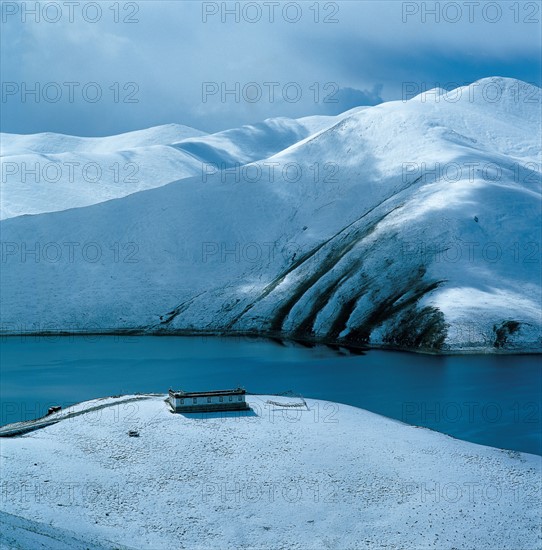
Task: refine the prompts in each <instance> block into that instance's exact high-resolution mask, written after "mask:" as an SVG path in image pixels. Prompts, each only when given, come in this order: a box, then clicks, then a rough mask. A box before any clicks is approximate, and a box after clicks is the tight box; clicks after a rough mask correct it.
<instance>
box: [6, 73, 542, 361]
mask: <svg viewBox="0 0 542 550" xmlns="http://www.w3.org/2000/svg"><path fill="white" fill-rule="evenodd" d="M495 90H498V93H496V92H495ZM540 114H541V90H540V88H537V87H535V86H532V85H529V84H526V83H522V82H519V81H517V80H512V79H505V78H497V77H495V78H490V79H484V80H481V81H478V82H476V83H474V84H472V85H471V86H468V87H463V88H459V89H458V90H456V91H449V92H444V91H438V92H436V93H434V94H431V93H429V92H426V93H425V94H422V95H420V96H417V97H415V98H413V99H411V100H409V101H395V102H388V103H383V104H380V105H377V106H375V107H368V108H360V109H355V110H353V111H351V112H348V113H346V114H345V115H344V116H339V117H336V118H334V120H329V119H327V120H326V119H324V118H316V117H308V118H306V119H299V120H298V121H291V120H289V119H271V120H269V121H265V123H262V125H263V126H262V125H253V126H247V127H243V128H242V129H238V130H231V131H226V132H221V133H218V134H212V135H193V136H190V137H186V138H184V139H182V140H180V141H177V142H175V143H169V144H167V145H153V146H150V147H147V148H144V150H145V154H144V156H142V157H141V163H142V165H145V166H151V167H152V171H151V172H150V173H149V175H148V177H147V179H146V181H147V183H146V184H145V185H146V186H147V187H154V188H153V189H147V190H141V191H139V190H138V189H133V190H132V191H130V194H128V193H126V192H123V194H125V195H127V196H121V198H117V199H115V200H108V199H110V198H113V196H111V195H107V196H99V195H96V193H95V191H94V198H95V202H96V203H97V204H93V205H88V206H85V203H84V201H83V202H81V199H80V198H79V197H72V198H71V199H70V200H69V201H67V202H64V203H63V202H62V201H63V197H58V198H57V202H58V203H59V204H60V206H57V207H55V208H47V209H48V210H50V209H53V210H63V211H57V212H50V213H40V214H37V212H36V205H30V206H29V205H28V204H25V201H28V199H27V198H26V197H28V196H30V195H28V191H25V193H22V192H21V193H20V194H19V195H17V194H16V193H15V192H14V189H15V188H16V186H11V187H10V186H9V185H5V184H4V183H3V184H2V187H3V192H2V202H3V203H4V201H5V200H7V202H8V205H9V208H10V209H11V212H19V213H36V214H37V215H33V216H19V217H13V218H11V219H6V220H4V221H3V222H2V224H1V231H2V263H3V307H2V321H3V326H2V330H3V332H4V333H19V332H44V331H45V332H47V331H51V332H64V331H69V332H86V331H92V332H118V331H132V330H135V331H141V332H158V333H188V332H198V331H204V332H219V333H255V334H265V335H272V336H278V337H290V338H296V339H300V340H309V341H321V342H329V343H335V344H339V345H354V346H364V345H372V346H383V347H392V348H401V349H413V350H423V351H431V352H447V351H452V352H455V351H491V352H502V351H536V352H539V351H542V338H541V329H542V321H541V313H540V303H541V283H540V241H541V236H540V226H541V213H540V198H541V189H542V177H541V173H542V170H541V169H540V163H541V161H542V152H541V147H540V143H541V140H542V135H541V129H540ZM2 139H4V138H2ZM28 140H30V141H31V138H30V137H29V138H28ZM16 143H17V139H15V138H12V142H11V145H10V147H8V150H9V153H10V157H7V158H9V159H13V158H15V157H17V156H18V155H17V146H16ZM14 144H15V145H14ZM153 147H155V148H156V147H158V148H160V147H164V148H167V150H168V153H167V155H183V160H182V161H180V162H181V163H184V165H183V166H190V169H191V170H194V171H193V172H192V173H190V170H188V169H187V171H186V173H183V174H182V175H181V176H180V178H181V179H179V176H175V179H177V181H174V182H172V183H169V184H168V185H165V183H166V181H164V180H165V179H167V177H171V174H173V173H174V172H175V170H177V168H173V169H170V168H169V167H168V166H170V165H169V164H168V162H167V161H166V160H165V158H166V157H164V156H161V154H160V152H159V151H158V150H156V149H153ZM24 154H28V152H27V153H24ZM32 154H36V153H32ZM65 154H70V153H65ZM78 154H79V153H78ZM104 154H106V153H104ZM114 154H118V153H114ZM141 154H142V153H141ZM167 155H166V156H167ZM168 158H169V157H168ZM186 159H189V160H186ZM190 163H192V164H190ZM220 167H223V168H227V169H226V170H220V169H219V168H220ZM209 168H210V169H209ZM198 173H199V175H197V174H198ZM164 174H165V175H164ZM153 175H155V176H156V177H155V178H154V179H153ZM166 176H167V177H166ZM169 181H171V180H169ZM82 187H85V186H82ZM88 187H89V186H88V185H87V188H88ZM134 191H138V192H134ZM83 192H88V193H92V192H93V191H92V190H89V189H82V190H81V193H83ZM7 195H9V196H8V198H7V199H6V196H7ZM10 201H11V202H10ZM70 201H72V204H71V206H84V207H83V208H76V209H68V210H66V209H65V208H69V207H70V206H68V204H69V202H70ZM104 201H105V202H104ZM49 202H50V203H51V204H52V203H54V196H53V198H52V199H51V200H50V201H49ZM87 204H88V203H87ZM3 206H4V204H3ZM53 206H54V204H53ZM67 243H68V244H67ZM69 243H72V244H69ZM32 251H34V253H32ZM36 259H37V261H35V260H36Z"/></svg>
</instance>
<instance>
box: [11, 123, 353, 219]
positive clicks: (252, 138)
mask: <svg viewBox="0 0 542 550" xmlns="http://www.w3.org/2000/svg"><path fill="white" fill-rule="evenodd" d="M347 115H348V113H344V114H343V115H340V116H338V117H327V116H316V117H306V118H304V119H300V120H299V121H298V120H294V119H289V118H275V119H267V120H265V121H264V122H260V123H258V124H254V125H249V126H243V127H241V128H234V129H231V130H226V131H224V132H218V133H216V134H211V135H208V134H205V133H204V132H200V131H199V130H195V129H194V128H189V127H187V126H182V125H179V124H166V125H164V126H157V127H155V128H149V129H147V130H139V131H136V132H128V133H126V134H121V135H118V136H110V137H103V138H80V137H75V136H66V135H62V134H53V133H43V134H36V135H16V134H0V158H1V163H2V173H1V177H2V180H1V181H2V193H1V207H0V219H5V218H12V217H15V216H20V215H23V214H41V213H43V212H55V211H59V210H66V209H68V208H74V207H79V206H89V205H91V204H97V203H100V202H104V201H106V200H110V199H116V198H120V197H125V196H126V195H129V194H131V193H135V192H137V191H143V190H145V189H153V188H155V187H160V186H162V185H165V184H166V183H171V182H172V181H176V180H180V179H184V178H188V177H191V176H199V175H200V174H202V173H205V172H206V171H207V172H209V171H210V172H212V171H214V170H218V169H221V168H227V167H230V166H236V165H241V164H246V163H248V162H253V161H256V160H261V159H265V158H267V157H268V156H271V155H273V154H275V153H277V152H279V151H281V150H283V149H284V148H285V147H288V146H289V145H292V144H293V143H296V142H297V141H300V140H301V139H303V138H305V137H307V136H309V135H310V134H311V133H314V132H316V131H320V130H322V129H324V128H326V127H329V126H332V125H333V124H335V123H336V122H337V121H338V120H340V119H341V117H343V116H347Z"/></svg>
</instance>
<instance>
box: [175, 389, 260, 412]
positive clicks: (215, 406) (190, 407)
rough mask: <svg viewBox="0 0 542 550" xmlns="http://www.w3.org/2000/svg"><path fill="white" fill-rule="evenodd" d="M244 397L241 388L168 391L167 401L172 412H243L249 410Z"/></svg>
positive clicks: (243, 391)
mask: <svg viewBox="0 0 542 550" xmlns="http://www.w3.org/2000/svg"><path fill="white" fill-rule="evenodd" d="M245 395H246V392H245V390H244V389H242V388H237V389H235V390H217V391H202V392H185V391H182V390H178V391H174V390H169V398H168V400H169V404H170V406H171V409H172V411H173V412H213V411H244V410H246V409H248V408H249V406H248V403H247V402H246V401H245Z"/></svg>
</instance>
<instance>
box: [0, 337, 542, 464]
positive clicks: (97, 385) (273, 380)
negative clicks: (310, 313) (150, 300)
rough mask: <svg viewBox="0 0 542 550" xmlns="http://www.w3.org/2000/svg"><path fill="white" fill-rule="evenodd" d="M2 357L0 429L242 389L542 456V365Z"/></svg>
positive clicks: (110, 344)
mask: <svg viewBox="0 0 542 550" xmlns="http://www.w3.org/2000/svg"><path fill="white" fill-rule="evenodd" d="M0 350H1V351H0V359H1V371H0V372H1V385H0V388H1V390H0V398H1V402H2V407H1V409H2V410H1V419H0V421H1V424H6V423H10V422H15V421H18V420H29V419H31V418H36V417H38V416H41V415H43V414H45V412H46V410H47V408H48V407H49V406H51V405H55V404H60V405H62V406H64V407H66V406H68V405H70V404H73V403H76V402H79V401H83V400H87V399H92V398H96V397H103V396H109V395H116V394H123V393H135V392H161V393H166V392H167V390H168V388H170V387H172V388H175V389H180V388H182V389H186V390H194V391H197V390H205V389H220V388H230V387H236V386H243V387H245V388H246V389H247V391H248V392H253V393H282V392H285V391H288V390H291V391H293V392H294V393H296V394H299V395H303V396H304V397H312V398H316V399H323V400H326V401H334V402H337V403H345V404H348V405H354V406H356V407H361V408H364V409H367V410H369V411H373V412H376V413H379V414H382V415H385V416H389V417H392V418H396V419H399V420H402V421H404V422H407V423H409V424H415V425H420V426H426V427H428V428H432V429H434V430H437V431H440V432H444V433H447V434H450V435H453V436H454V437H457V438H460V439H465V440H468V441H473V442H475V443H481V444H484V445H492V446H495V447H502V448H507V449H514V450H518V451H525V452H530V453H536V454H542V430H541V400H542V367H541V361H540V356H533V355H531V356H529V355H519V356H489V355H476V356H448V357H437V356H425V355H417V354H410V353H399V352H388V351H368V352H366V353H365V354H363V355H350V354H347V353H345V354H341V353H338V352H336V351H334V350H331V349H329V348H327V347H314V348H305V347H302V346H294V345H291V344H288V345H286V346H284V345H280V344H279V343H274V342H270V341H262V340H249V339H246V338H211V337H153V336H135V337H124V336H123V337H116V336H104V337H96V336H78V337H72V336H64V337H49V338H46V337H40V338H38V337H28V336H26V337H10V338H3V339H2V343H1V347H0ZM339 415H340V406H339Z"/></svg>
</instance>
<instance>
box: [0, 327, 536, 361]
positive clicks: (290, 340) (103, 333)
mask: <svg viewBox="0 0 542 550" xmlns="http://www.w3.org/2000/svg"><path fill="white" fill-rule="evenodd" d="M108 336H113V337H115V336H116V337H118V336H134V337H137V336H160V337H186V338H195V337H212V338H226V339H233V338H246V339H247V340H255V341H257V340H265V341H268V342H275V343H276V344H277V345H281V346H285V345H288V344H293V345H297V346H302V347H306V348H313V347H319V346H324V347H327V348H330V349H335V350H337V351H339V350H341V349H342V350H345V351H348V352H349V353H351V354H353V355H363V354H364V353H366V352H368V351H390V352H405V353H415V354H421V355H434V356H443V357H445V356H461V355H469V356H471V355H502V356H510V355H540V354H542V344H537V343H535V342H533V343H532V344H533V345H532V347H530V348H529V347H527V346H525V347H523V348H521V347H520V348H517V349H516V348H513V347H508V348H500V347H496V346H494V345H493V346H490V345H486V346H473V347H472V348H466V347H457V348H453V347H450V348H449V349H440V350H435V349H429V348H412V347H407V346H397V345H391V344H384V343H372V344H364V345H355V344H351V343H347V342H343V341H337V340H327V339H325V338H316V337H315V338H297V337H292V336H291V335H288V334H281V333H271V332H252V331H239V332H231V331H228V332H225V331H220V330H197V329H174V330H167V331H164V330H156V331H154V330H149V329H148V328H130V329H117V328H116V329H111V330H107V329H104V330H100V331H96V330H94V331H85V330H81V331H76V330H54V331H36V332H29V331H28V332H17V331H10V332H2V331H0V338H57V337H67V338H69V337H108Z"/></svg>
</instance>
